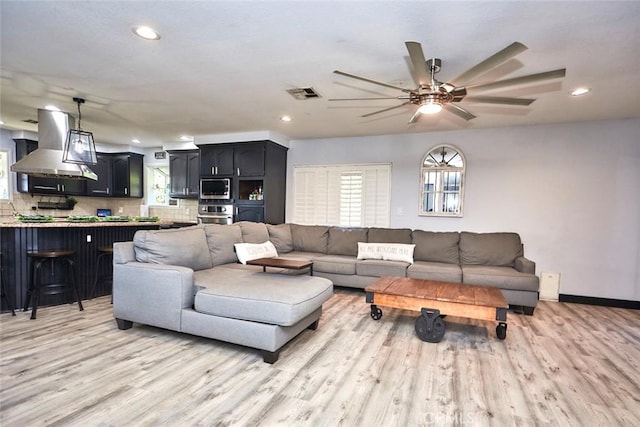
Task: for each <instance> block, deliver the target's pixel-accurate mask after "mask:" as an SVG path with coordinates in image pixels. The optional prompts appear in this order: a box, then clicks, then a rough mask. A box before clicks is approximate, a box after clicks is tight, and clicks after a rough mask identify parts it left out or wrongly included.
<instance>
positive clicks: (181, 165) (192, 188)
mask: <svg viewBox="0 0 640 427" xmlns="http://www.w3.org/2000/svg"><path fill="white" fill-rule="evenodd" d="M169 174H170V178H171V179H170V183H171V184H170V194H169V195H170V196H171V197H173V198H176V199H197V198H198V194H199V186H200V152H199V151H198V150H189V151H177V150H172V151H169Z"/></svg>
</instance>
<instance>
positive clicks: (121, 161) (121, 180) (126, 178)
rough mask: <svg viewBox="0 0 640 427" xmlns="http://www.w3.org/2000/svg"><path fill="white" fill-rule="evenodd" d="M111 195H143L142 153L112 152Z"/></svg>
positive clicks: (137, 196) (138, 196) (139, 196)
mask: <svg viewBox="0 0 640 427" xmlns="http://www.w3.org/2000/svg"><path fill="white" fill-rule="evenodd" d="M112 156H113V160H112V162H113V163H112V173H113V194H112V196H113V197H136V198H141V197H144V191H143V185H144V184H143V170H144V166H143V160H142V159H143V157H144V156H143V155H142V154H136V153H116V154H112Z"/></svg>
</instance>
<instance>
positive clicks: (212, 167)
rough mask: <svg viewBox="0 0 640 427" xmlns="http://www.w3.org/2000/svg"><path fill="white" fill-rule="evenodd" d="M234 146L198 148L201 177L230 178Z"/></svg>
mask: <svg viewBox="0 0 640 427" xmlns="http://www.w3.org/2000/svg"><path fill="white" fill-rule="evenodd" d="M233 145H234V144H210V145H203V146H201V147H200V175H201V176H231V175H234V174H235V170H234V167H233V157H234V156H233Z"/></svg>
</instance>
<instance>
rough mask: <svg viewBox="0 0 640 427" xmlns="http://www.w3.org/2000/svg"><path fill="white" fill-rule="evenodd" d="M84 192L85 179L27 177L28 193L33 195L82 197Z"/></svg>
mask: <svg viewBox="0 0 640 427" xmlns="http://www.w3.org/2000/svg"><path fill="white" fill-rule="evenodd" d="M86 191H87V180H85V179H68V178H40V177H34V176H30V177H29V193H33V194H51V195H57V196H62V195H73V196H84V195H85V193H86Z"/></svg>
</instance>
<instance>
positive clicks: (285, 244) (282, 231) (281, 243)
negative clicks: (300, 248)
mask: <svg viewBox="0 0 640 427" xmlns="http://www.w3.org/2000/svg"><path fill="white" fill-rule="evenodd" d="M267 231H268V232H269V240H270V241H271V243H273V244H274V246H275V247H276V250H277V251H278V253H279V254H286V253H289V252H291V251H292V250H293V237H291V227H290V226H289V224H278V225H273V224H267Z"/></svg>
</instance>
